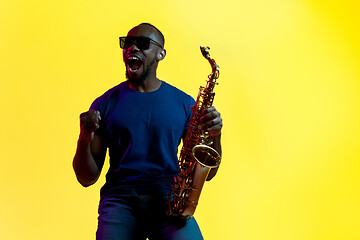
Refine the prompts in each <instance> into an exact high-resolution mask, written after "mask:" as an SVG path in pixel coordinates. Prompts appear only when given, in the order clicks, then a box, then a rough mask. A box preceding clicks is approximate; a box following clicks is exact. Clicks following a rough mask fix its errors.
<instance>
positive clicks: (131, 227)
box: [96, 191, 203, 240]
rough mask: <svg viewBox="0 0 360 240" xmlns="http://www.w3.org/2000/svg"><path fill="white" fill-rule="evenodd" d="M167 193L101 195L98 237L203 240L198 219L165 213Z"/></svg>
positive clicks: (122, 239)
mask: <svg viewBox="0 0 360 240" xmlns="http://www.w3.org/2000/svg"><path fill="white" fill-rule="evenodd" d="M167 198H168V196H167V194H166V195H151V194H146V195H143V194H139V193H137V192H135V191H127V192H121V193H116V194H107V195H105V196H102V198H101V200H100V205H99V217H98V229H97V232H96V239H97V240H110V239H111V240H145V239H146V238H148V239H149V240H175V239H176V240H202V239H203V237H202V234H201V232H200V229H199V226H198V224H197V222H196V220H195V218H191V219H189V220H188V221H187V222H183V221H179V220H177V219H174V218H173V217H168V216H167V215H166V207H167V205H166V201H167Z"/></svg>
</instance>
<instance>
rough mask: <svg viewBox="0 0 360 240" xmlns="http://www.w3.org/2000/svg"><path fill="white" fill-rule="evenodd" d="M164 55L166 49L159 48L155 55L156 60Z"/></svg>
mask: <svg viewBox="0 0 360 240" xmlns="http://www.w3.org/2000/svg"><path fill="white" fill-rule="evenodd" d="M165 56H166V50H165V49H161V50H160V51H159V52H158V53H157V56H156V60H158V61H161V60H163V59H164V58H165Z"/></svg>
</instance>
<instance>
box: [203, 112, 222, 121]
mask: <svg viewBox="0 0 360 240" xmlns="http://www.w3.org/2000/svg"><path fill="white" fill-rule="evenodd" d="M219 117H220V113H219V112H218V111H211V112H209V113H207V114H205V115H204V116H202V117H201V118H200V121H201V122H203V123H204V122H208V121H210V120H213V119H216V118H219Z"/></svg>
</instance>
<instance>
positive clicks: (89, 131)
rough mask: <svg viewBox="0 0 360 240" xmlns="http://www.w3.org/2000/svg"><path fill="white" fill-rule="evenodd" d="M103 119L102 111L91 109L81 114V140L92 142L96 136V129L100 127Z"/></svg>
mask: <svg viewBox="0 0 360 240" xmlns="http://www.w3.org/2000/svg"><path fill="white" fill-rule="evenodd" d="M100 120H101V117H100V112H99V111H95V110H89V111H87V112H83V113H81V114H80V137H79V140H81V141H86V142H91V141H92V140H93V138H94V131H95V130H96V129H98V128H99V122H100Z"/></svg>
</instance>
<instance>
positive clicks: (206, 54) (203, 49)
mask: <svg viewBox="0 0 360 240" xmlns="http://www.w3.org/2000/svg"><path fill="white" fill-rule="evenodd" d="M208 50H210V48H209V47H203V46H200V51H201V53H202V55H203V56H204V58H209V57H210V54H209V51H208Z"/></svg>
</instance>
